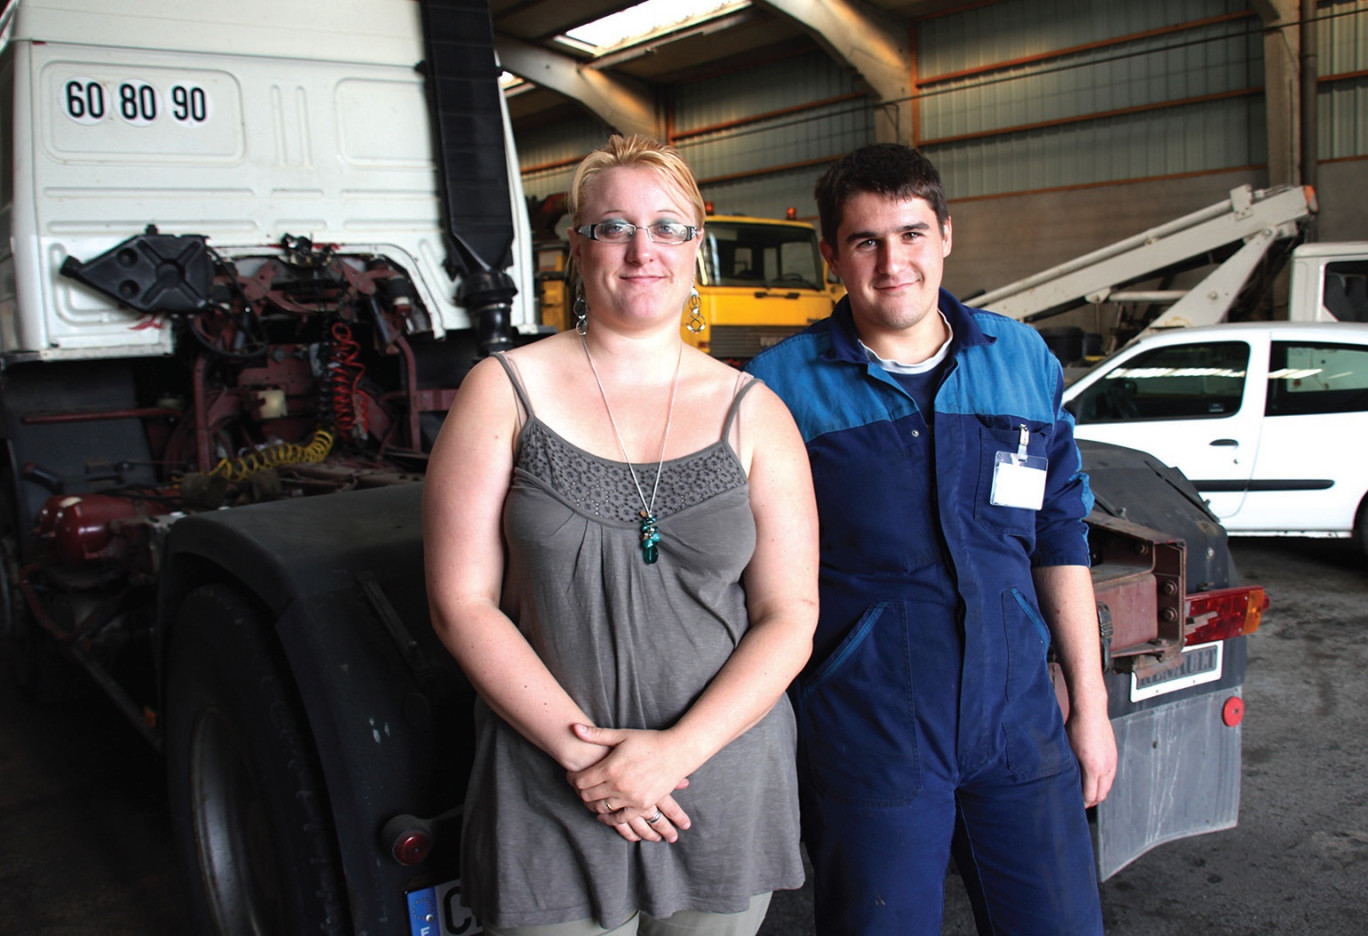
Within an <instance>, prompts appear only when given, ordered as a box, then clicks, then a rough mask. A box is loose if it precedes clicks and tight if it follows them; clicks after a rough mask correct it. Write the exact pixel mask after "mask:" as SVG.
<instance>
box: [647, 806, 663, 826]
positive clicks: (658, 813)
mask: <svg viewBox="0 0 1368 936" xmlns="http://www.w3.org/2000/svg"><path fill="white" fill-rule="evenodd" d="M664 818H665V814H664V813H662V812H661V811H660V807H659V806H657V807H656V814H655V815H654V816H651V817H649V818H648V819H647V820H646V821H647V822H649V823H650V824H651V825H655V824H656V823H657V822H659V821H660V820H662V819H664Z"/></svg>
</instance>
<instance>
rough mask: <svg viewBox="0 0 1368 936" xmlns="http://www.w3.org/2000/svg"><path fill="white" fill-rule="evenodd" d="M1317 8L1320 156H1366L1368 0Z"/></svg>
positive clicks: (1349, 0) (1343, 1)
mask: <svg viewBox="0 0 1368 936" xmlns="http://www.w3.org/2000/svg"><path fill="white" fill-rule="evenodd" d="M1316 12H1317V14H1318V15H1319V16H1320V17H1321V20H1320V23H1319V24H1318V26H1319V31H1318V32H1317V34H1316V36H1317V38H1316V42H1317V47H1318V55H1317V57H1316V71H1317V73H1318V74H1319V75H1320V76H1321V83H1320V89H1319V93H1318V95H1317V97H1318V101H1319V104H1320V108H1319V112H1318V114H1317V119H1318V120H1319V123H1318V124H1317V134H1316V136H1317V140H1316V146H1317V147H1318V150H1319V155H1320V158H1321V159H1322V160H1327V159H1346V158H1349V157H1352V156H1364V155H1368V0H1336V2H1333V3H1321V4H1319V5H1318V9H1317V11H1316Z"/></svg>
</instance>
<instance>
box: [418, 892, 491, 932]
mask: <svg viewBox="0 0 1368 936" xmlns="http://www.w3.org/2000/svg"><path fill="white" fill-rule="evenodd" d="M408 908H409V933H410V934H411V936H474V934H476V933H483V932H484V929H483V927H481V926H480V924H479V923H477V922H475V917H473V916H471V914H470V910H469V909H467V908H466V907H463V906H461V882H460V881H447V882H446V883H445V884H438V885H436V886H435V887H424V888H421V889H419V890H415V891H409V892H408Z"/></svg>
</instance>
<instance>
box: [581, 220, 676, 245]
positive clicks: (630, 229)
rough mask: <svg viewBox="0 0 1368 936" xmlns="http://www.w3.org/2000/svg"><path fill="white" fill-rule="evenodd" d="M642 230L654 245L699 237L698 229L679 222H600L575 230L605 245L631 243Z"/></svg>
mask: <svg viewBox="0 0 1368 936" xmlns="http://www.w3.org/2000/svg"><path fill="white" fill-rule="evenodd" d="M638 230H642V231H645V232H646V236H647V237H649V238H650V239H651V243H653V244H684V243H687V242H688V241H691V240H693V239H694V238H695V237H697V236H698V228H696V227H694V226H693V225H690V224H681V223H680V222H678V221H657V222H656V223H655V224H645V225H636V224H628V223H627V222H626V221H600V222H599V223H598V224H586V225H584V226H583V227H577V228H575V233H576V234H580V235H583V236H584V237H587V238H589V239H590V240H596V241H602V242H603V243H605V244H628V243H631V240H632V238H633V237H636V232H637V231H638Z"/></svg>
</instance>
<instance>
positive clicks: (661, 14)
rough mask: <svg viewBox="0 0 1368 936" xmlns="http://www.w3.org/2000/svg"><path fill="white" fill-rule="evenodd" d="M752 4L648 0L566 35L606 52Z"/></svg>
mask: <svg viewBox="0 0 1368 936" xmlns="http://www.w3.org/2000/svg"><path fill="white" fill-rule="evenodd" d="M747 6H750V0H645V2H644V3H638V4H637V5H636V6H633V7H628V8H627V9H625V10H620V11H618V12H617V13H612V14H609V15H608V16H605V17H602V18H600V19H597V20H594V21H593V22H592V23H586V24H585V25H583V26H580V27H578V28H576V29H572V30H569V31H568V32H566V34H565V37H566V38H567V39H570V40H572V42H573V43H574V44H575V45H577V46H579V47H581V48H584V49H585V50H586V51H589V52H592V53H595V54H598V55H602V54H603V53H605V52H608V51H610V50H612V49H616V48H619V47H621V46H625V45H630V44H631V43H634V42H637V41H640V40H642V39H645V38H647V37H648V36H655V35H660V34H663V33H668V32H674V31H676V30H678V29H682V28H684V27H687V26H690V25H692V24H693V23H695V22H697V21H699V20H703V19H707V18H709V17H711V16H714V15H716V14H718V13H720V12H723V11H726V12H730V11H732V10H738V9H741V8H742V7H747Z"/></svg>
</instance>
